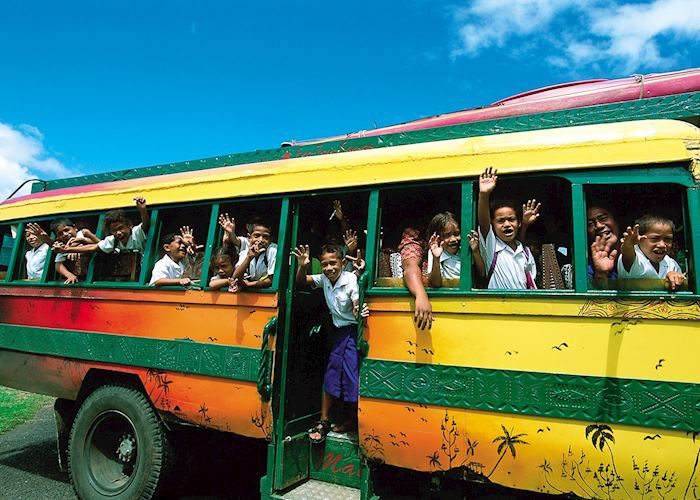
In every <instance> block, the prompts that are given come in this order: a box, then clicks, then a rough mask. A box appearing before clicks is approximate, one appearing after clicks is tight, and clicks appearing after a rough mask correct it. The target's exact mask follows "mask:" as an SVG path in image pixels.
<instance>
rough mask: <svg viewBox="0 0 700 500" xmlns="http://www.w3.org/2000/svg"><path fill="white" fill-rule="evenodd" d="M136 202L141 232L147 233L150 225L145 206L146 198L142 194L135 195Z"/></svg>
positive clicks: (149, 217)
mask: <svg viewBox="0 0 700 500" xmlns="http://www.w3.org/2000/svg"><path fill="white" fill-rule="evenodd" d="M134 201H135V202H136V208H138V210H139V216H140V217H141V229H143V232H144V233H146V234H148V229H149V228H150V227H151V216H150V215H148V209H147V208H146V198H144V197H143V196H137V197H135V198H134Z"/></svg>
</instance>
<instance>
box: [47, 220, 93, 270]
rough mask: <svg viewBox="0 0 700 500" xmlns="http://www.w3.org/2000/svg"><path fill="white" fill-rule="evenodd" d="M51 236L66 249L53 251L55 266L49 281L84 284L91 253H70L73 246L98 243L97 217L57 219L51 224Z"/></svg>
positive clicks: (51, 268)
mask: <svg viewBox="0 0 700 500" xmlns="http://www.w3.org/2000/svg"><path fill="white" fill-rule="evenodd" d="M50 229H51V236H52V238H53V239H54V240H55V241H56V242H57V243H59V244H61V245H62V246H63V248H64V251H53V252H52V258H53V263H54V264H53V266H51V267H50V268H49V281H51V280H55V281H63V282H64V283H65V284H71V283H79V282H84V281H85V278H86V276H87V272H88V265H89V263H90V260H91V258H92V254H91V253H74V252H70V247H71V246H80V245H88V244H93V243H97V242H98V241H99V238H98V237H97V236H96V233H97V216H82V215H77V216H67V217H63V216H61V217H57V218H55V219H53V220H51V223H50Z"/></svg>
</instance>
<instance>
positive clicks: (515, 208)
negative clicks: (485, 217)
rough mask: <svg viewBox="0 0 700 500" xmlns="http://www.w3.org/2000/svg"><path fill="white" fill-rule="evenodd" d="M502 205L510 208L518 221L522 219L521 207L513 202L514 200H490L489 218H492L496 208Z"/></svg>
mask: <svg viewBox="0 0 700 500" xmlns="http://www.w3.org/2000/svg"><path fill="white" fill-rule="evenodd" d="M503 207H508V208H512V209H513V211H514V212H515V216H516V217H517V218H518V222H521V221H522V220H523V209H522V207H521V206H520V205H518V204H517V203H515V201H514V200H493V201H492V202H491V206H490V207H489V208H490V210H491V218H492V219H493V216H494V214H495V213H496V210H498V209H499V208H503Z"/></svg>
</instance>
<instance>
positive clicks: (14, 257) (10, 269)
mask: <svg viewBox="0 0 700 500" xmlns="http://www.w3.org/2000/svg"><path fill="white" fill-rule="evenodd" d="M23 236H24V222H20V223H19V224H17V233H16V235H15V242H14V246H13V247H12V254H11V255H10V262H8V265H7V273H6V274H5V282H6V283H9V282H11V281H12V278H13V277H14V276H15V275H16V274H17V266H18V265H19V263H20V262H21V261H22V258H21V257H20V252H21V250H22V241H24V238H23Z"/></svg>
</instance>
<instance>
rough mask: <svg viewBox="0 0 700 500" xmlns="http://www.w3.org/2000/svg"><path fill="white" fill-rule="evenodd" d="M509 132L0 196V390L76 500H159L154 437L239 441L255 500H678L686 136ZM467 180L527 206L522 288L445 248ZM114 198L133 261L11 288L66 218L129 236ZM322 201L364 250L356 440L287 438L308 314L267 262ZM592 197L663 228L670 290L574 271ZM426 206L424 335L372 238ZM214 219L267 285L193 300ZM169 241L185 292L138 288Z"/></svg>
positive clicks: (586, 254) (318, 338)
mask: <svg viewBox="0 0 700 500" xmlns="http://www.w3.org/2000/svg"><path fill="white" fill-rule="evenodd" d="M688 98H689V99H696V98H697V96H688ZM686 112H687V111H686ZM531 128H532V130H527V129H524V130H522V131H513V132H509V133H490V134H484V135H476V136H472V135H469V134H463V136H462V137H457V138H454V137H453V138H443V139H441V140H432V141H431V140H423V139H424V136H419V137H417V138H416V140H415V141H413V142H410V141H408V140H407V139H404V140H406V141H407V142H408V143H405V144H401V145H393V146H389V147H371V148H363V147H359V146H358V147H357V148H354V149H353V148H349V149H350V150H348V151H344V152H334V153H333V154H327V155H323V154H313V155H301V156H299V157H295V156H294V155H284V154H283V153H282V151H277V152H276V153H275V154H282V156H283V157H278V158H277V159H273V158H272V157H266V158H261V159H260V161H250V162H248V163H245V162H243V161H242V160H240V158H232V159H230V160H227V159H226V158H223V157H222V158H221V159H217V160H216V161H219V162H221V163H223V164H222V165H217V166H214V165H213V163H212V162H203V164H202V165H201V166H202V168H201V169H197V168H196V164H197V162H191V164H189V165H183V166H182V168H180V169H178V168H174V169H173V170H175V172H174V173H165V172H164V171H163V169H155V168H151V169H148V168H147V169H144V170H143V171H141V172H131V173H129V174H128V176H127V177H128V178H122V179H106V178H96V177H88V178H82V179H81V178H78V179H74V180H70V179H69V180H64V181H61V183H57V184H53V185H52V184H51V183H49V184H48V185H47V189H46V190H45V191H37V192H35V193H32V194H30V195H26V196H23V197H19V198H15V199H11V200H7V201H5V202H4V203H3V204H2V205H0V233H2V236H3V239H2V241H3V252H4V254H5V255H7V258H6V259H5V260H4V261H3V262H2V263H0V272H1V273H2V274H0V276H1V277H2V278H1V279H2V283H1V285H0V311H1V313H0V314H1V315H0V384H2V385H6V386H10V387H15V388H18V389H21V390H27V391H32V392H37V393H43V394H49V395H51V396H53V397H55V398H57V400H56V404H55V410H56V415H57V430H58V432H57V436H58V447H59V457H60V461H61V464H62V465H64V466H67V467H68V468H69V471H70V475H71V480H72V483H73V485H74V487H75V489H76V493H77V494H78V496H79V497H81V498H107V497H109V498H151V497H153V496H157V495H158V494H162V493H163V491H164V488H166V487H167V485H168V482H169V481H170V478H171V477H172V476H171V472H172V467H171V458H172V454H171V453H170V450H172V449H173V448H176V447H175V445H176V443H175V442H174V441H176V439H177V433H176V432H174V429H176V428H178V427H179V426H189V427H201V428H210V429H216V430H219V431H222V432H226V433H230V434H234V435H237V436H241V437H243V438H246V439H247V440H250V441H252V442H254V443H258V444H259V446H261V447H264V448H265V449H266V451H267V453H266V454H264V455H262V456H263V457H264V458H262V459H261V460H265V464H262V465H264V467H265V470H266V473H265V474H264V475H263V476H262V477H261V478H260V494H261V497H263V498H324V497H325V498H332V497H339V498H340V497H343V498H345V497H349V498H376V497H379V498H381V497H383V496H390V495H392V494H396V492H397V491H398V492H399V494H405V495H408V492H406V491H403V490H402V488H403V489H404V490H405V488H407V487H408V486H407V485H410V488H411V491H410V493H411V494H412V495H414V496H418V497H426V496H429V495H431V494H436V495H440V494H441V493H440V492H444V491H446V490H447V489H450V488H457V489H460V488H466V486H465V485H466V484H468V483H469V482H478V483H481V484H494V485H502V486H506V487H509V488H516V489H520V490H527V491H531V492H540V493H549V494H562V493H567V494H573V495H576V496H579V497H583V498H650V497H652V496H656V495H657V494H658V495H661V496H664V497H668V498H697V496H698V495H700V480H699V479H698V474H699V472H698V471H697V468H698V457H699V456H700V439H697V438H698V432H700V408H699V407H698V401H699V400H700V385H699V384H700V372H698V370H696V369H695V368H694V366H695V364H696V360H697V352H698V347H700V344H699V340H698V332H699V330H698V319H700V292H699V290H700V274H698V272H697V265H698V262H700V242H698V240H697V237H698V234H700V189H699V185H698V182H699V178H700V167H698V165H700V163H698V162H699V161H700V156H699V155H700V153H699V151H700V129H698V128H697V127H696V126H695V125H694V124H692V123H687V122H685V121H681V120H678V119H673V120H672V119H634V120H631V121H618V122H613V123H593V124H587V125H572V124H568V125H567V126H562V127H548V126H542V127H531ZM460 130H461V131H462V132H464V130H465V129H460ZM445 132H447V133H455V134H456V133H458V132H456V131H452V132H450V131H445ZM421 133H422V132H421ZM435 133H436V134H438V135H439V133H440V131H437V132H435ZM351 146H352V144H351ZM360 146H361V145H360ZM252 156H253V157H254V156H255V155H252ZM247 158H251V155H249V156H247ZM238 160H240V161H238ZM227 162H228V163H231V164H229V165H226V163H227ZM193 164H194V165H193ZM487 167H495V168H497V169H498V175H499V181H498V183H499V184H498V187H497V192H498V193H499V194H501V195H503V196H508V197H509V198H513V199H514V200H518V201H519V202H521V201H524V200H527V199H532V198H536V199H537V200H538V201H539V202H541V203H542V209H541V217H540V220H539V221H538V222H537V224H536V225H533V226H532V227H531V228H530V230H529V231H528V234H527V237H528V239H527V240H526V244H527V245H528V246H529V248H530V249H531V251H532V254H533V256H536V257H537V259H538V273H537V276H538V283H537V284H538V286H537V289H528V290H497V289H485V287H484V286H483V280H481V279H480V278H479V276H478V273H477V272H476V270H475V268H474V266H473V264H472V255H471V254H470V251H469V246H468V245H467V244H466V241H467V240H468V235H469V234H470V230H471V229H473V228H476V226H477V223H476V201H477V198H478V179H479V175H480V174H481V173H482V172H483V171H484V169H485V168H487ZM134 197H143V198H145V199H146V200H147V204H148V210H149V215H150V224H149V229H148V234H147V240H146V246H145V249H144V251H143V254H141V255H138V256H136V257H134V256H133V255H129V254H128V253H125V254H124V255H116V256H111V257H110V256H107V255H102V254H100V253H99V252H97V253H96V254H94V255H92V258H90V259H86V261H85V262H84V264H83V265H82V272H81V276H80V279H79V281H78V282H77V283H74V284H69V285H67V284H64V283H63V279H62V278H59V277H58V276H57V275H56V273H55V268H54V265H53V264H54V262H53V260H54V257H55V252H54V251H51V250H49V251H48V254H47V258H46V261H45V265H44V268H43V272H42V273H41V277H40V278H39V279H29V278H28V275H27V271H26V267H27V266H26V258H27V257H26V252H27V251H28V247H27V242H26V241H25V238H24V237H23V235H24V232H25V229H26V228H27V227H28V225H29V224H38V225H39V226H41V227H42V228H44V229H45V230H47V231H50V229H49V228H50V223H51V222H52V221H54V220H56V219H58V218H70V219H71V220H73V221H75V223H76V225H78V226H79V227H80V228H86V229H90V230H91V231H93V232H95V233H96V235H97V237H98V238H100V237H102V236H103V235H104V233H103V231H104V230H103V229H102V226H103V225H104V224H103V221H104V214H105V212H106V211H108V210H113V209H118V208H120V209H124V210H125V211H126V213H127V214H128V216H129V217H132V219H133V221H134V222H135V223H136V222H137V221H138V213H137V211H136V209H135V207H134V204H133V199H134ZM336 200H338V201H340V203H342V207H343V212H344V213H345V215H346V217H347V222H348V223H349V224H350V225H351V226H352V227H353V229H354V230H355V231H357V233H358V236H359V243H358V246H359V247H360V248H361V249H363V254H364V255H365V256H366V270H365V272H364V274H363V276H362V279H361V280H360V282H361V285H362V294H361V295H362V300H363V301H364V302H365V303H366V304H367V305H368V307H369V310H370V316H369V318H368V319H367V321H366V324H362V325H360V326H359V327H358V340H359V342H358V345H359V346H360V348H361V349H360V350H361V354H362V361H361V365H360V389H359V390H360V399H359V406H358V413H357V419H358V432H357V433H331V434H329V435H328V438H327V439H326V441H325V442H324V443H323V444H311V443H310V442H309V439H308V435H307V430H308V429H309V428H310V427H311V426H312V425H313V423H314V422H315V421H316V420H318V416H319V408H320V397H319V396H320V393H321V390H322V378H323V370H324V352H325V350H324V333H323V332H324V328H325V327H324V323H325V322H326V320H327V316H328V313H327V310H326V309H325V305H324V304H325V303H324V300H323V297H322V295H320V294H319V292H314V291H312V292H309V291H306V290H302V289H299V288H297V287H296V286H295V284H294V273H295V272H296V268H295V263H294V261H293V259H292V258H291V257H290V249H291V248H293V247H295V246H296V245H298V244H307V243H308V244H311V245H312V249H315V250H316V251H317V250H318V245H319V244H320V243H321V242H323V241H324V238H327V236H328V235H327V234H326V232H327V231H328V230H329V226H330V225H331V224H330V223H331V222H333V223H335V221H334V220H333V218H334V215H335V214H333V211H334V210H333V207H334V206H335V205H334V201H336ZM603 203H604V204H605V206H606V208H607V210H608V211H609V215H610V217H614V219H615V221H616V226H618V229H619V230H620V231H623V230H624V228H626V227H627V226H629V225H632V224H633V223H634V220H635V219H636V218H638V217H640V216H641V215H644V214H645V213H648V212H654V213H657V214H660V215H662V216H663V217H666V218H668V219H670V220H671V221H673V223H674V225H675V233H674V241H673V248H672V249H671V253H672V255H673V257H674V259H675V260H676V261H677V262H678V264H679V265H680V267H681V268H682V271H683V273H684V275H685V277H686V279H685V281H684V283H683V285H682V286H681V287H680V288H679V289H676V290H673V291H671V290H669V289H667V288H666V286H665V283H664V281H663V280H654V279H646V280H627V281H625V280H622V279H616V278H610V279H606V280H598V279H591V278H590V277H589V272H588V268H589V259H590V245H591V242H590V238H589V233H590V232H589V226H590V224H591V222H590V221H589V220H588V219H589V217H588V215H587V212H588V209H590V208H592V207H594V206H601V205H602V204H603ZM448 210H449V211H451V212H453V213H454V214H457V216H458V218H459V222H460V228H461V239H462V242H463V244H462V245H461V249H460V257H459V258H460V261H461V274H460V277H459V279H453V280H445V282H444V284H443V287H442V288H440V289H432V288H430V287H428V288H427V294H428V298H429V300H430V303H431V307H432V313H433V316H434V322H433V323H432V326H431V328H429V329H423V328H420V327H419V326H417V325H416V323H415V321H414V309H415V303H414V298H413V296H412V295H411V294H410V293H409V292H408V291H407V289H406V288H405V286H404V281H403V278H402V276H401V275H402V269H401V265H400V263H401V262H400V261H401V258H400V253H399V251H398V245H399V241H400V240H401V236H402V233H403V231H404V229H405V228H407V227H416V228H422V227H425V225H426V222H427V221H428V220H429V219H430V218H431V217H432V216H433V215H434V214H436V213H438V212H443V211H448ZM223 214H230V215H231V216H233V217H235V219H236V221H237V226H238V233H239V234H240V235H241V236H243V231H244V229H243V228H244V225H245V223H246V222H247V221H251V220H253V219H254V218H256V217H260V216H264V217H265V218H267V219H268V220H270V221H272V222H271V226H272V231H273V238H274V240H275V241H276V245H277V248H278V256H277V259H276V261H275V267H274V273H273V276H272V280H271V286H270V287H268V288H261V289H257V290H243V291H239V292H238V293H229V292H227V291H225V290H223V291H221V290H212V289H211V288H209V287H208V286H207V284H208V283H209V279H210V278H211V276H212V270H210V269H209V266H208V262H209V260H210V257H211V255H212V254H213V253H214V251H215V249H216V247H217V246H218V245H219V244H220V242H221V239H222V234H221V229H220V225H219V223H218V220H219V216H220V215H223ZM329 216H330V217H329ZM593 222H594V223H595V221H593ZM182 226H188V227H189V228H191V230H192V231H193V233H194V235H195V237H196V239H197V241H199V242H201V243H202V245H203V246H202V248H201V252H199V254H200V255H198V259H196V260H198V264H197V265H193V266H192V268H191V269H190V270H189V271H188V272H189V273H190V275H191V278H192V279H193V281H194V280H196V279H198V280H199V282H198V283H195V284H193V285H192V286H188V287H160V288H154V287H152V286H148V283H149V280H150V273H151V270H152V267H153V264H154V262H155V261H156V260H157V259H158V258H159V255H161V254H162V246H161V245H160V241H161V239H162V237H163V236H164V235H166V234H167V233H171V232H174V231H177V230H178V229H179V228H180V227H182ZM332 230H333V228H332V227H331V232H332ZM397 255H399V257H398V259H397ZM397 477H399V478H401V479H396V478H397ZM392 478H393V479H392ZM416 485H418V486H416Z"/></svg>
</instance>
